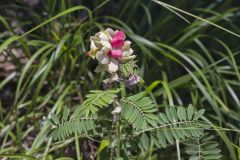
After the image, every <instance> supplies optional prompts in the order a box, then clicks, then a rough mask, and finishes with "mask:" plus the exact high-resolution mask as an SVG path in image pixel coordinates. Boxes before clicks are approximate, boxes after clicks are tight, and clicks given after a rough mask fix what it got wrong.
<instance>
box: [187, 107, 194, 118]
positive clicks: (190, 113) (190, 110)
mask: <svg viewBox="0 0 240 160" xmlns="http://www.w3.org/2000/svg"><path fill="white" fill-rule="evenodd" d="M193 114H194V109H193V106H192V105H191V104H190V105H189V106H188V108H187V115H188V120H192V117H193Z"/></svg>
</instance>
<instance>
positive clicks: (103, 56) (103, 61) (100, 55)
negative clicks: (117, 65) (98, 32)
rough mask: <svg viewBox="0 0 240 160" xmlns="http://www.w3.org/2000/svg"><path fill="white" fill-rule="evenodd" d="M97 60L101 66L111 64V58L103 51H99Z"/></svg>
mask: <svg viewBox="0 0 240 160" xmlns="http://www.w3.org/2000/svg"><path fill="white" fill-rule="evenodd" d="M96 58H97V60H98V61H99V63H101V64H108V63H109V57H108V56H107V55H106V54H104V53H103V52H102V51H98V52H97V54H96Z"/></svg>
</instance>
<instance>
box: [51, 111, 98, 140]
mask: <svg viewBox="0 0 240 160" xmlns="http://www.w3.org/2000/svg"><path fill="white" fill-rule="evenodd" d="M69 113H70V111H69V109H67V108H64V110H63V114H62V116H61V117H58V116H57V115H55V114H52V117H51V119H50V122H51V123H52V126H53V128H52V130H51V133H50V135H51V136H53V139H54V140H64V139H66V138H68V137H69V136H70V135H72V134H73V133H77V134H88V132H89V131H91V130H94V126H95V125H94V120H95V119H96V118H95V117H94V116H89V117H87V116H81V117H75V116H69Z"/></svg>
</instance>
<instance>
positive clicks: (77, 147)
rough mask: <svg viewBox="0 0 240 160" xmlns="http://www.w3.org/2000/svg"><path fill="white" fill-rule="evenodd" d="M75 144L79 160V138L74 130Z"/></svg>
mask: <svg viewBox="0 0 240 160" xmlns="http://www.w3.org/2000/svg"><path fill="white" fill-rule="evenodd" d="M75 146H76V152H77V160H81V152H80V145H79V138H78V135H77V132H76V131H75Z"/></svg>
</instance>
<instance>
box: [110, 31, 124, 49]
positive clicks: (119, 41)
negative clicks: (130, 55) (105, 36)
mask: <svg viewBox="0 0 240 160" xmlns="http://www.w3.org/2000/svg"><path fill="white" fill-rule="evenodd" d="M124 39H125V34H124V33H123V32H122V31H117V32H116V33H115V34H114V36H113V39H112V41H111V45H112V47H113V48H122V46H123V45H124Z"/></svg>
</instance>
